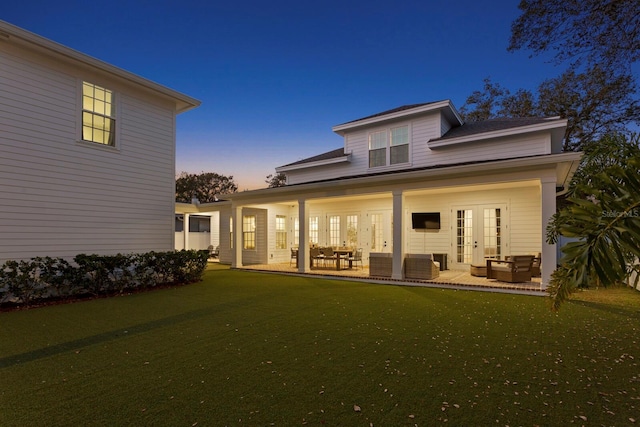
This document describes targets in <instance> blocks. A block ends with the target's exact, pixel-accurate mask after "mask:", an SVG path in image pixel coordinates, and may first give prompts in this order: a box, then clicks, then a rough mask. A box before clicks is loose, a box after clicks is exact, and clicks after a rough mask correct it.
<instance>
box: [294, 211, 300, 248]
mask: <svg viewBox="0 0 640 427" xmlns="http://www.w3.org/2000/svg"><path fill="white" fill-rule="evenodd" d="M298 242H300V221H299V220H298V218H295V219H294V220H293V244H294V245H296V246H297V245H298Z"/></svg>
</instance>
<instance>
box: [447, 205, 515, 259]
mask: <svg viewBox="0 0 640 427" xmlns="http://www.w3.org/2000/svg"><path fill="white" fill-rule="evenodd" d="M506 212H507V209H506V205H471V206H465V207H456V208H455V209H453V210H452V214H453V215H454V218H455V221H454V224H455V227H454V230H453V233H454V236H452V237H454V242H455V248H454V262H455V263H457V264H460V265H470V264H473V265H484V264H485V263H486V260H487V259H504V256H505V249H506V247H505V244H506V242H507V240H506V231H507V229H508V226H507V220H506Z"/></svg>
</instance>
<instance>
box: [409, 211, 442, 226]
mask: <svg viewBox="0 0 640 427" xmlns="http://www.w3.org/2000/svg"><path fill="white" fill-rule="evenodd" d="M411 224H412V227H413V229H414V230H440V212H413V213H412V214H411Z"/></svg>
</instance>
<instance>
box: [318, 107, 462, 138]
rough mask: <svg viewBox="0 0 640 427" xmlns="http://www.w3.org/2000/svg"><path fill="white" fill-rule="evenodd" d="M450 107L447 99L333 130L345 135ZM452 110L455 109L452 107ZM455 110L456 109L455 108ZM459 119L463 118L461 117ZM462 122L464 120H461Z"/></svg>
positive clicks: (336, 127)
mask: <svg viewBox="0 0 640 427" xmlns="http://www.w3.org/2000/svg"><path fill="white" fill-rule="evenodd" d="M445 107H450V108H452V105H451V101H449V100H445V101H440V102H436V103H433V104H427V105H423V106H422V107H416V108H412V109H410V110H403V111H398V112H395V113H390V114H385V115H384V116H377V117H371V118H369V119H363V120H358V121H355V122H349V123H344V124H342V125H337V126H334V127H332V128H331V130H332V131H334V132H335V133H337V134H338V135H344V134H345V131H347V130H349V129H353V128H359V127H362V126H368V125H372V124H375V123H379V122H385V121H387V120H393V119H398V118H402V117H410V116H413V115H416V114H420V113H425V112H428V111H435V110H439V109H441V108H445ZM452 110H454V109H453V108H452ZM454 111H455V110H454ZM456 116H457V117H458V118H459V115H458V114H457V112H456ZM459 120H462V119H460V118H459ZM461 122H462V121H461Z"/></svg>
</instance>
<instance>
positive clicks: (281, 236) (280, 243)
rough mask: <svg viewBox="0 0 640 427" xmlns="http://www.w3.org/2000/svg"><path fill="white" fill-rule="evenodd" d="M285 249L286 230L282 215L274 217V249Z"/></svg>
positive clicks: (284, 219)
mask: <svg viewBox="0 0 640 427" xmlns="http://www.w3.org/2000/svg"><path fill="white" fill-rule="evenodd" d="M286 248H287V228H286V218H285V216H284V215H277V216H276V249H286Z"/></svg>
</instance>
